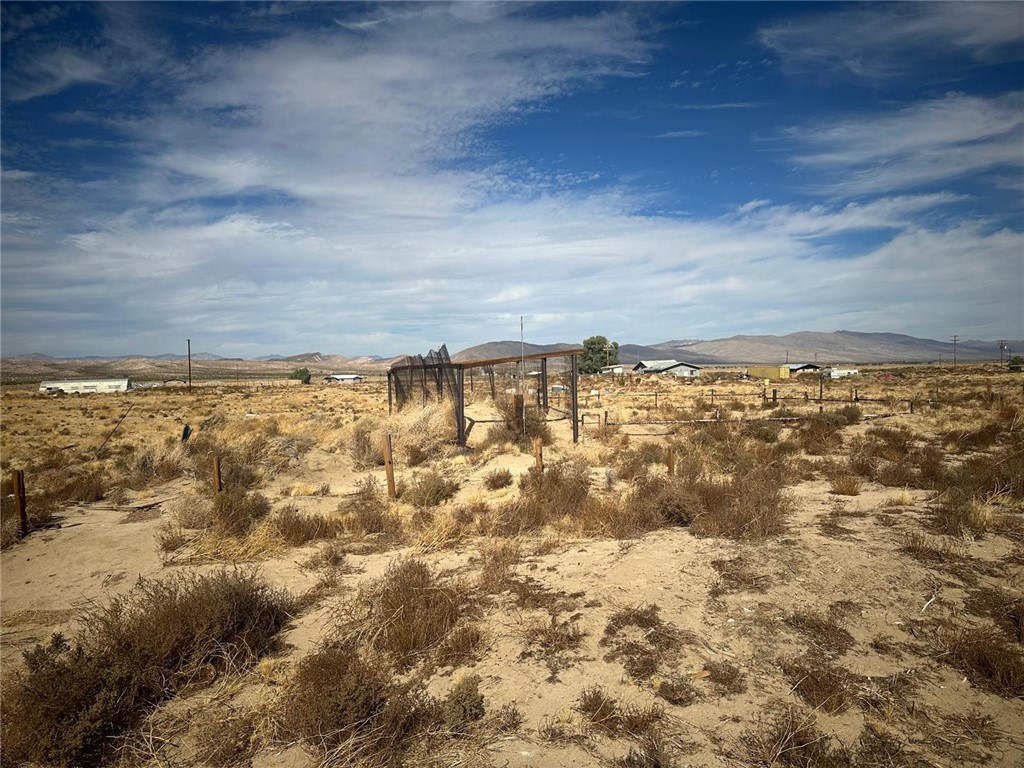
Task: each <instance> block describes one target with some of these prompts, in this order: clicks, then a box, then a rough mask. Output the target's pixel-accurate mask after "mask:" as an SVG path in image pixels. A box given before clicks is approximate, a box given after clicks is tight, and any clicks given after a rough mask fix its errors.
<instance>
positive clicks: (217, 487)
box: [213, 456, 224, 493]
mask: <svg viewBox="0 0 1024 768" xmlns="http://www.w3.org/2000/svg"><path fill="white" fill-rule="evenodd" d="M223 490H224V484H223V483H222V482H221V480H220V456H214V457H213V492H214V493H220V492H221V491H223Z"/></svg>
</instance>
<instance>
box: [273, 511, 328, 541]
mask: <svg viewBox="0 0 1024 768" xmlns="http://www.w3.org/2000/svg"><path fill="white" fill-rule="evenodd" d="M268 522H269V523H270V525H272V526H273V529H274V530H275V531H276V532H277V534H278V535H279V536H280V537H281V539H282V540H283V541H284V543H285V544H287V545H288V546H290V547H301V546H302V545H303V544H308V543H309V542H311V541H321V540H323V539H333V538H336V537H337V536H338V535H339V534H341V532H342V523H341V521H340V520H338V519H337V518H331V517H326V516H324V515H317V514H310V515H306V514H303V513H301V512H299V510H298V509H296V508H295V507H292V506H288V507H285V508H284V509H282V510H280V511H279V512H277V513H276V514H275V515H274V516H273V517H271V518H270V519H269V520H268Z"/></svg>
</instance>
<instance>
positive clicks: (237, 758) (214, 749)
mask: <svg viewBox="0 0 1024 768" xmlns="http://www.w3.org/2000/svg"><path fill="white" fill-rule="evenodd" d="M207 718H209V719H202V720H198V721H196V722H195V723H194V724H193V725H192V727H191V728H190V729H189V730H190V733H191V734H192V737H193V739H194V741H195V744H196V751H195V755H196V758H197V759H199V760H200V761H201V763H202V765H204V766H212V768H230V766H235V765H244V764H246V763H248V762H249V761H251V760H252V757H253V755H254V754H255V753H256V751H257V747H258V743H257V741H256V731H257V727H258V721H259V715H258V713H257V712H256V711H255V710H251V709H242V710H233V711H232V712H231V714H230V715H229V716H227V717H222V718H212V717H209V715H207Z"/></svg>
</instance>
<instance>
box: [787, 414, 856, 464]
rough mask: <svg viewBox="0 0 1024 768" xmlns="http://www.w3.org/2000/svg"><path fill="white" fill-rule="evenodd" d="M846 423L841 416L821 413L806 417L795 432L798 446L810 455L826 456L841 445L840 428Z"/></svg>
mask: <svg viewBox="0 0 1024 768" xmlns="http://www.w3.org/2000/svg"><path fill="white" fill-rule="evenodd" d="M845 424H846V419H845V417H843V416H840V415H838V414H834V413H821V414H818V415H817V416H813V417H811V418H810V419H808V420H807V421H806V422H804V423H803V425H802V426H801V427H800V429H799V430H798V432H797V438H798V440H799V442H800V446H801V447H802V448H803V449H804V451H806V452H807V453H809V454H811V455H812V456H828V455H830V454H832V453H834V452H835V451H836V450H837V449H839V448H840V447H842V444H843V438H842V435H841V434H840V430H841V429H842V428H843V426H844V425H845Z"/></svg>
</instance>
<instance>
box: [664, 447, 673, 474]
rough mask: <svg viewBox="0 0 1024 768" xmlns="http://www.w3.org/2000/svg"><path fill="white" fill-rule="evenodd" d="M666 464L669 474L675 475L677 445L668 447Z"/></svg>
mask: <svg viewBox="0 0 1024 768" xmlns="http://www.w3.org/2000/svg"><path fill="white" fill-rule="evenodd" d="M665 466H666V467H667V468H668V476H669V477H674V476H675V474H676V449H675V446H672V445H670V446H669V447H668V455H667V456H666V457H665Z"/></svg>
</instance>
